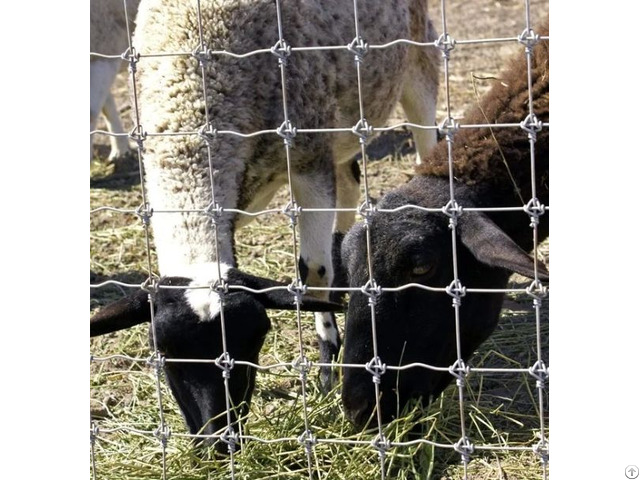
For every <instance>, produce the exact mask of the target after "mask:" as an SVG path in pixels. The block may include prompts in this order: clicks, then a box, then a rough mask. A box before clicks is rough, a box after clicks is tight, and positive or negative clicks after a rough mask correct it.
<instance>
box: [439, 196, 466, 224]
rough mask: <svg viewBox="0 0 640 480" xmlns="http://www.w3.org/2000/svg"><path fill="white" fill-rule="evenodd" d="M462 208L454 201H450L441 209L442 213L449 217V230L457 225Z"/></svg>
mask: <svg viewBox="0 0 640 480" xmlns="http://www.w3.org/2000/svg"><path fill="white" fill-rule="evenodd" d="M462 212H463V208H462V206H461V205H459V204H458V202H456V201H455V199H451V200H449V201H448V202H447V204H446V205H445V206H444V207H442V213H444V214H445V215H446V216H447V217H449V228H453V227H455V226H456V225H458V217H459V216H460V215H462Z"/></svg>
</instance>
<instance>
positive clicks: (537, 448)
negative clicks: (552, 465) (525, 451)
mask: <svg viewBox="0 0 640 480" xmlns="http://www.w3.org/2000/svg"><path fill="white" fill-rule="evenodd" d="M533 453H535V454H536V455H537V456H538V457H540V461H541V462H542V464H543V465H546V464H547V463H548V462H549V442H548V441H547V440H546V439H544V438H542V439H540V441H539V442H538V443H536V444H535V445H534V446H533Z"/></svg>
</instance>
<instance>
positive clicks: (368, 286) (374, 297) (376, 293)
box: [360, 278, 382, 306]
mask: <svg viewBox="0 0 640 480" xmlns="http://www.w3.org/2000/svg"><path fill="white" fill-rule="evenodd" d="M360 292H361V293H362V294H363V295H366V296H367V298H368V299H369V306H374V305H375V304H376V303H378V298H380V295H382V288H381V287H380V286H379V285H378V284H377V283H376V281H375V280H374V279H373V278H371V279H369V280H368V281H367V283H365V284H364V285H363V286H362V287H360Z"/></svg>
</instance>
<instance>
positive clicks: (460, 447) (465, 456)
mask: <svg viewBox="0 0 640 480" xmlns="http://www.w3.org/2000/svg"><path fill="white" fill-rule="evenodd" d="M453 449H454V450H455V451H456V452H458V453H459V454H460V456H461V457H462V463H464V464H465V465H467V464H468V463H469V462H470V461H471V455H473V452H474V450H475V447H474V446H473V443H471V441H470V440H469V438H467V437H462V438H461V439H460V440H458V441H457V442H456V443H455V444H454V445H453Z"/></svg>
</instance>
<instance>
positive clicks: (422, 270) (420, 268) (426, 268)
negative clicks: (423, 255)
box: [411, 264, 433, 277]
mask: <svg viewBox="0 0 640 480" xmlns="http://www.w3.org/2000/svg"><path fill="white" fill-rule="evenodd" d="M432 270H433V265H432V264H422V265H416V266H415V267H413V269H412V270H411V275H412V276H414V277H424V276H425V275H428V274H429V273H431V271H432Z"/></svg>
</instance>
